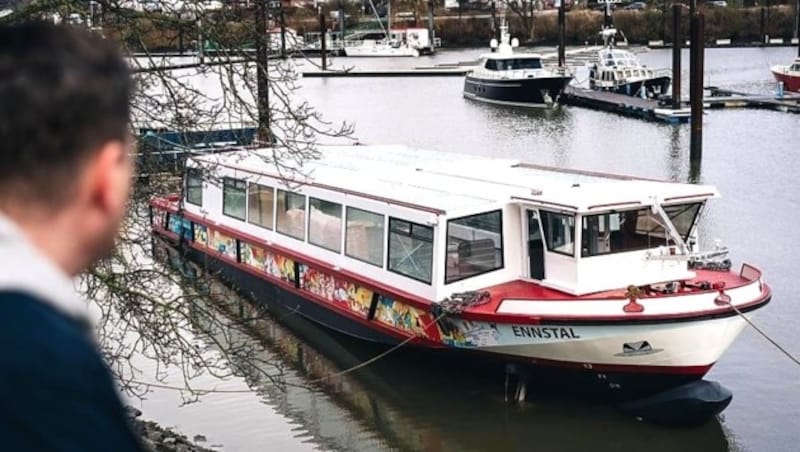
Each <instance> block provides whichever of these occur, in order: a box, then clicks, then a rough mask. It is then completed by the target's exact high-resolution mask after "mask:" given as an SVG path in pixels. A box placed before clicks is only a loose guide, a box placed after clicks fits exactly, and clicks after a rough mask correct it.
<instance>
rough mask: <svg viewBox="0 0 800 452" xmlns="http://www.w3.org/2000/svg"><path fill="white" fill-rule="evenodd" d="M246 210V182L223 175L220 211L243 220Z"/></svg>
mask: <svg viewBox="0 0 800 452" xmlns="http://www.w3.org/2000/svg"><path fill="white" fill-rule="evenodd" d="M246 211H247V183H246V182H245V181H243V180H239V179H233V178H230V177H225V178H223V179H222V213H223V214H224V215H227V216H229V217H232V218H236V219H237V220H242V221H244V219H245V214H246Z"/></svg>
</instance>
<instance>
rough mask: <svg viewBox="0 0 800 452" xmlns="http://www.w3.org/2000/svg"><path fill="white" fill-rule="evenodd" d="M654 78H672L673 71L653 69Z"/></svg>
mask: <svg viewBox="0 0 800 452" xmlns="http://www.w3.org/2000/svg"><path fill="white" fill-rule="evenodd" d="M653 76H655V77H671V76H672V70H670V69H664V68H661V69H653Z"/></svg>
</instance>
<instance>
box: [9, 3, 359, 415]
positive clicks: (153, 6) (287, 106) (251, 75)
mask: <svg viewBox="0 0 800 452" xmlns="http://www.w3.org/2000/svg"><path fill="white" fill-rule="evenodd" d="M217 3H219V2H217ZM216 6H221V5H218V4H213V3H211V2H200V1H198V0H180V1H178V0H175V1H165V2H160V3H156V2H154V1H150V0H148V1H147V2H146V3H143V2H141V0H139V1H133V0H131V1H123V0H97V1H82V0H33V1H23V2H21V3H18V4H16V5H15V6H14V8H13V10H12V12H11V13H10V14H6V15H4V16H3V17H2V18H0V23H10V22H15V21H27V20H52V21H56V22H66V23H71V24H72V25H74V26H82V27H87V28H91V29H92V30H95V31H96V32H98V33H103V34H104V35H105V36H106V37H108V38H110V39H117V40H118V41H119V42H120V43H121V45H122V46H123V48H124V49H125V50H126V51H127V52H128V53H129V55H130V62H131V65H132V68H133V71H134V72H135V77H136V81H137V84H138V89H137V94H136V96H135V99H134V101H133V105H132V106H133V111H134V118H133V119H134V124H133V129H134V133H137V134H139V133H140V132H141V131H143V130H145V129H147V130H169V131H174V132H177V133H178V134H185V133H187V132H190V131H191V132H197V131H211V130H216V129H221V128H231V129H232V128H242V127H245V128H247V127H249V128H254V129H255V130H256V131H257V137H256V142H257V144H261V145H263V146H262V147H264V146H267V147H268V148H269V151H268V152H267V153H258V155H259V156H260V157H261V158H263V159H264V160H265V161H267V162H268V163H269V164H271V165H275V166H276V167H277V168H278V170H279V171H281V172H282V173H283V174H288V178H289V179H292V176H293V175H295V173H297V172H302V168H303V166H302V163H303V162H304V161H307V160H309V159H314V158H317V152H316V150H315V149H316V145H317V142H318V141H319V140H320V139H321V138H324V139H325V140H329V139H349V138H350V137H351V135H352V132H353V130H352V127H351V125H349V124H331V123H329V122H327V121H325V119H324V118H323V116H322V115H321V114H320V113H319V112H318V111H317V110H315V109H314V108H313V106H311V105H310V104H308V103H307V102H305V101H303V100H301V99H300V97H299V96H298V95H297V91H298V89H299V85H298V73H297V71H296V69H295V67H296V65H295V63H294V62H293V60H291V59H285V58H272V56H273V55H274V54H275V53H276V52H275V50H277V49H280V47H281V45H280V42H276V37H275V36H272V37H271V36H270V34H269V33H268V29H269V28H271V27H274V26H278V25H280V21H281V20H282V17H283V16H282V15H280V14H276V11H273V10H271V9H270V7H272V8H274V7H275V6H276V5H274V4H272V5H271V4H269V3H267V1H266V0H259V1H255V2H247V4H245V3H244V2H242V3H241V4H239V3H228V4H227V5H225V6H224V7H223V8H221V9H212V7H216ZM291 44H292V46H293V44H294V42H293V41H292V42H291ZM165 50H169V51H171V52H173V53H178V54H184V56H182V57H177V58H176V57H169V58H167V57H164V56H163V51H165ZM176 66H177V67H178V68H176ZM145 137H147V136H145ZM150 137H151V138H153V137H155V138H154V139H156V140H162V141H163V140H164V139H163V138H158V135H150ZM140 138H141V135H140ZM151 144H152V143H151ZM164 144H165V145H167V146H168V147H170V148H171V149H172V150H177V151H180V152H183V153H191V152H193V151H192V149H190V148H188V147H186V145H185V144H180V143H164ZM138 150H139V152H138V155H137V161H138V164H139V165H138V171H139V176H140V177H139V179H138V180H139V182H138V183H137V184H136V186H135V189H134V195H133V197H132V200H131V204H130V209H129V216H128V218H127V221H126V224H125V227H124V229H123V231H122V232H121V234H120V237H119V242H118V247H117V249H116V251H115V253H114V254H113V255H112V256H110V257H109V258H108V259H106V260H104V261H102V262H100V263H99V264H97V265H96V266H95V267H93V268H92V269H90V270H89V271H87V272H86V273H85V274H84V275H83V277H82V278H81V281H80V284H79V286H80V288H81V290H83V291H84V293H85V295H86V298H87V299H88V300H91V301H92V302H93V305H94V306H95V307H96V311H97V313H98V315H97V326H98V329H97V334H98V338H99V340H100V343H101V345H102V347H103V349H104V351H105V352H106V355H107V358H108V360H109V362H110V364H111V366H112V369H113V370H114V371H115V373H116V374H117V376H118V378H119V380H120V382H121V383H122V385H123V387H124V388H125V389H126V390H127V391H129V392H131V393H132V394H138V395H141V394H143V393H145V392H146V391H148V389H149V386H148V385H147V384H142V381H146V382H151V383H152V382H157V381H162V380H163V379H164V378H166V376H167V372H166V369H167V368H173V369H174V368H178V369H180V370H181V373H182V375H183V376H184V382H183V386H185V388H186V389H187V391H186V392H185V395H186V399H187V400H193V399H194V398H195V397H196V396H197V395H199V393H198V392H197V391H193V387H192V386H193V385H192V381H191V380H192V377H194V376H197V375H199V374H201V373H206V374H212V375H215V376H218V377H220V378H225V377H229V376H231V375H233V374H235V373H236V372H235V368H233V367H231V365H230V363H231V362H234V361H233V360H232V359H231V358H233V357H235V358H236V360H235V361H236V362H240V363H241V362H243V361H246V360H247V359H252V360H258V359H261V358H260V357H262V356H264V354H263V353H260V351H261V350H262V349H261V347H260V345H259V344H248V343H246V342H243V341H224V340H220V339H219V338H220V337H221V336H220V335H221V334H224V332H225V331H235V330H236V329H240V328H246V323H247V322H246V321H243V320H242V317H245V318H253V317H254V316H261V315H265V313H264V312H263V311H262V310H260V309H254V308H251V307H244V306H240V305H238V304H235V305H231V302H230V299H229V297H225V296H221V295H219V293H218V291H214V290H212V289H211V288H212V287H214V285H213V284H211V281H210V280H209V279H208V278H213V277H214V276H213V275H209V274H207V272H204V271H203V269H198V268H197V267H194V266H187V265H186V264H184V263H181V262H177V263H176V262H170V260H169V258H167V259H166V262H165V261H164V260H159V259H154V249H153V248H154V242H153V237H152V236H151V233H150V220H149V212H148V201H149V199H150V197H151V196H153V195H154V194H158V193H169V192H175V191H180V190H181V186H182V184H181V182H180V176H181V175H180V172H181V169H182V165H181V164H180V161H176V164H174V165H164V161H163V158H162V157H163V155H158V154H154V153H153V149H152V147H151V146H145V145H143V144H141V143H140V145H139V146H138ZM208 177H209V179H210V181H211V183H216V181H215V180H214V175H213V172H208ZM156 254H158V253H156ZM174 257H175V256H174V255H173V258H174ZM201 299H203V300H206V301H207V300H208V299H211V300H212V301H214V302H215V303H212V304H211V305H212V306H217V307H220V308H223V309H224V310H225V311H226V312H230V313H231V314H233V315H231V316H228V317H226V316H219V315H211V314H210V313H207V314H208V315H203V317H204V318H205V319H217V320H216V321H214V322H208V321H204V322H197V321H196V320H197V318H198V315H202V314H203V312H204V311H207V310H208V306H209V304H208V303H207V302H206V301H202V302H201V301H200V300H201ZM219 319H226V320H219ZM231 344H235V345H231ZM209 347H212V348H213V349H214V350H215V351H214V352H210V350H209ZM141 356H146V357H149V358H152V359H153V360H155V361H156V362H157V363H159V366H161V367H159V368H158V369H157V371H156V372H155V375H143V372H142V371H141V370H140V369H138V368H137V367H136V365H135V359H134V358H135V357H141ZM272 364H273V365H270V366H264V365H259V364H258V363H253V365H252V366H249V367H250V368H253V369H272V370H273V371H274V370H275V369H280V367H279V366H278V367H276V366H275V365H274V363H272ZM262 377H263V378H261V380H263V379H264V378H267V379H271V380H272V381H273V383H275V384H281V379H280V372H274V373H270V374H269V375H262Z"/></svg>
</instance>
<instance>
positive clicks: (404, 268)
mask: <svg viewBox="0 0 800 452" xmlns="http://www.w3.org/2000/svg"><path fill="white" fill-rule="evenodd" d="M432 269H433V228H432V227H430V226H423V225H421V224H417V223H412V222H410V221H405V220H398V219H396V218H390V219H389V270H391V271H393V272H395V273H399V274H401V275H404V276H408V277H409V278H412V279H416V280H418V281H422V282H424V283H427V284H430V283H431V273H432Z"/></svg>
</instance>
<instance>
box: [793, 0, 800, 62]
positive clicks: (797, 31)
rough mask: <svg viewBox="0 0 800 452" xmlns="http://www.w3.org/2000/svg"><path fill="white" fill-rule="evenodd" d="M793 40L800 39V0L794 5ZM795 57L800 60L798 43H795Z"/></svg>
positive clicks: (799, 42)
mask: <svg viewBox="0 0 800 452" xmlns="http://www.w3.org/2000/svg"><path fill="white" fill-rule="evenodd" d="M794 38H795V39H800V0H797V1H796V2H795V3H794ZM797 57H798V58H800V41H798V42H797Z"/></svg>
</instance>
